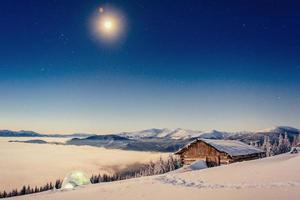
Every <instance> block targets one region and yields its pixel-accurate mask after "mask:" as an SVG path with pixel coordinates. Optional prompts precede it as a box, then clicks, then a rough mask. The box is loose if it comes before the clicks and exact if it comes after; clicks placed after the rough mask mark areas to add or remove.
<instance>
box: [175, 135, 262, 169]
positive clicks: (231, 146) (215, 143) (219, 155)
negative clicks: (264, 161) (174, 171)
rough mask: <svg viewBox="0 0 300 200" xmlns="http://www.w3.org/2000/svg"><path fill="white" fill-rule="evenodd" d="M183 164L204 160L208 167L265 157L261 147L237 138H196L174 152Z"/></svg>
mask: <svg viewBox="0 0 300 200" xmlns="http://www.w3.org/2000/svg"><path fill="white" fill-rule="evenodd" d="M175 154H176V155H179V156H180V158H181V160H182V162H183V163H184V164H191V163H192V162H194V161H197V160H205V161H206V163H207V166H208V167H213V166H218V165H222V164H229V163H233V162H240V161H245V160H253V159H258V158H262V157H265V156H266V154H265V152H264V151H262V150H261V149H258V148H256V147H254V146H250V145H248V144H245V143H243V142H240V141H237V140H212V139H196V140H194V141H193V142H191V143H189V144H188V145H186V146H185V147H183V148H182V149H180V150H179V151H177V152H176V153H175Z"/></svg>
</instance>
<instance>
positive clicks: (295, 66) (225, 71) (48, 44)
mask: <svg viewBox="0 0 300 200" xmlns="http://www.w3.org/2000/svg"><path fill="white" fill-rule="evenodd" d="M100 7H101V8H104V9H105V8H110V9H114V10H118V12H119V13H122V19H123V22H124V24H126V27H125V25H124V31H123V32H122V36H121V38H122V39H119V40H118V41H115V42H114V44H108V43H105V42H104V41H100V39H99V38H97V37H95V36H94V35H93V34H91V32H92V31H91V25H90V21H91V18H92V16H93V13H95V12H97V11H98V9H99V8H100ZM299 8H300V1H296V0H295V1H292V0H286V1H281V0H249V1H246V0H240V1H224V0H219V1H214V0H195V1H192V0H185V1H174V0H166V1H163V0H160V1H155V0H152V1H149V0H136V1H124V0H119V1H117V0H114V1H101V0H97V1H96V0H80V1H79V0H47V1H46V0H45V1H38V0H26V1H23V0H1V1H0V129H12V130H21V129H25V130H33V131H38V132H44V133H71V132H93V133H110V132H118V131H130V130H139V129H147V128H154V127H155V128H178V127H181V128H188V129H199V130H209V129H219V130H226V131H232V130H234V131H235V130H257V129H262V128H268V127H272V126H275V125H289V126H295V127H299V122H300V92H299V91H300V12H299ZM108 12H109V10H108Z"/></svg>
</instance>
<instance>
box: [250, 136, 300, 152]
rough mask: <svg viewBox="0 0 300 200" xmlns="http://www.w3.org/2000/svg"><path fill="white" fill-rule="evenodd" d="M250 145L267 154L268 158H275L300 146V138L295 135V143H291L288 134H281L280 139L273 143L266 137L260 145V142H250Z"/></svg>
mask: <svg viewBox="0 0 300 200" xmlns="http://www.w3.org/2000/svg"><path fill="white" fill-rule="evenodd" d="M250 145H253V146H256V147H258V148H260V149H262V150H264V151H265V152H266V156H267V157H269V156H274V155H278V154H282V153H286V152H289V151H291V149H292V147H296V146H299V145H300V136H299V135H294V137H293V141H292V142H290V139H289V137H288V134H287V133H285V134H284V136H283V134H279V136H278V138H275V139H273V142H272V141H271V139H270V137H269V136H265V137H264V141H263V143H262V144H261V145H260V144H259V142H250Z"/></svg>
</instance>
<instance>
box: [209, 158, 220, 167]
mask: <svg viewBox="0 0 300 200" xmlns="http://www.w3.org/2000/svg"><path fill="white" fill-rule="evenodd" d="M206 165H207V167H215V166H219V165H220V156H207V157H206Z"/></svg>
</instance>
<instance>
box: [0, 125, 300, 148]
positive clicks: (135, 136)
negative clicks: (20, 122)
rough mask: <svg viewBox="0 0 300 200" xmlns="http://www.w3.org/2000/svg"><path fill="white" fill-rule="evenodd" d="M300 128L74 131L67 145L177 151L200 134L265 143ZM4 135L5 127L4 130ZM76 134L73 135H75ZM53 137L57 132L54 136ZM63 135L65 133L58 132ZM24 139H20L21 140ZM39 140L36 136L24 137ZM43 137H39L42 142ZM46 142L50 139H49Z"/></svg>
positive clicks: (291, 135) (276, 139)
mask: <svg viewBox="0 0 300 200" xmlns="http://www.w3.org/2000/svg"><path fill="white" fill-rule="evenodd" d="M299 132H300V130H299V129H297V128H293V127H289V126H277V127H273V128H268V129H263V130H259V131H252V132H251V131H243V132H225V131H217V130H212V131H198V130H189V129H181V128H177V129H166V128H163V129H156V128H154V129H147V130H142V131H133V132H122V133H116V134H109V135H106V134H103V135H89V134H72V135H68V137H70V138H72V139H70V140H68V141H67V142H66V144H67V145H89V146H96V147H105V148H110V149H125V150H137V151H161V152H174V151H177V150H178V149H179V148H181V147H183V146H184V145H186V144H188V143H189V142H191V141H193V140H194V139H196V138H203V139H229V140H239V141H242V142H245V143H250V142H253V141H255V142H259V143H261V144H262V143H263V140H264V137H265V136H269V137H270V140H271V142H272V143H273V142H277V141H278V137H279V135H280V134H285V133H287V136H288V137H289V139H290V141H293V138H294V136H297V135H299ZM2 135H4V136H5V137H8V136H14V137H17V136H18V135H20V136H22V137H24V136H25V137H26V135H28V137H47V136H48V135H43V134H36V133H35V134H32V133H31V132H30V134H28V133H26V134H24V133H23V132H21V133H20V132H17V133H15V132H12V133H10V132H9V131H5V132H4V134H2ZM0 136H1V131H0ZM71 136H72V137H71ZM52 137H53V136H52ZM56 137H62V135H56ZM19 142H20V141H19ZM21 142H29V143H36V140H32V141H21ZM40 142H41V141H39V143H40ZM45 143H46V142H45Z"/></svg>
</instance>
